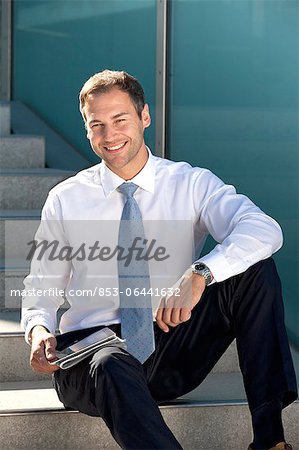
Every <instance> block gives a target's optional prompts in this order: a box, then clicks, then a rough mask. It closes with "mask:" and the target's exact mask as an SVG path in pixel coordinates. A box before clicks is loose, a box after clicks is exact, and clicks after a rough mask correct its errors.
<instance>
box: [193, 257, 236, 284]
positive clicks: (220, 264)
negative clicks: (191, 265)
mask: <svg viewBox="0 0 299 450" xmlns="http://www.w3.org/2000/svg"><path fill="white" fill-rule="evenodd" d="M198 261H200V262H202V263H204V264H205V265H206V266H208V268H209V269H210V271H211V274H212V275H213V281H212V283H211V284H214V283H216V282H217V283H219V282H220V281H224V280H227V279H228V278H230V277H232V276H234V275H236V273H234V271H233V270H232V269H231V267H230V266H229V265H228V263H227V261H226V259H225V257H224V256H223V255H222V254H221V253H218V254H216V255H215V254H214V255H212V254H208V255H205V256H202V257H200V258H199V259H198ZM211 284H210V285H211Z"/></svg>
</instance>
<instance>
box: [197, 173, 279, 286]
mask: <svg viewBox="0 0 299 450" xmlns="http://www.w3.org/2000/svg"><path fill="white" fill-rule="evenodd" d="M198 200H199V202H200V203H201V206H198ZM194 204H195V208H196V210H197V211H198V213H199V215H198V220H199V226H200V228H201V231H202V232H204V233H207V234H210V235H211V236H212V237H213V238H214V240H215V241H216V242H218V245H216V246H215V248H214V249H213V250H212V251H211V252H210V253H208V254H207V255H204V256H201V257H200V258H199V261H201V262H203V263H204V264H206V265H207V266H208V267H209V269H210V270H211V272H212V274H213V277H214V279H215V281H217V282H220V281H223V280H226V279H227V278H230V277H231V276H234V275H237V274H239V273H242V272H244V271H245V270H247V269H248V268H249V267H250V266H252V265H253V264H255V263H256V262H258V261H261V260H263V259H266V258H268V257H270V256H271V255H272V254H273V253H274V252H276V251H277V250H279V248H280V247H281V246H282V242H283V238H282V231H281V228H280V226H279V225H278V223H277V222H276V221H275V220H274V219H272V218H271V217H269V216H267V215H266V214H265V213H264V212H263V211H261V209H260V208H258V207H257V206H256V205H255V204H254V203H253V202H252V201H251V200H250V199H249V198H248V197H246V196H245V195H242V194H237V193H236V190H235V188H234V187H233V186H231V185H226V184H224V183H223V181H221V180H220V179H219V178H218V177H216V176H215V175H213V174H212V173H211V172H210V171H208V170H206V171H204V173H202V174H201V175H200V176H199V177H198V179H197V181H196V183H195V188H194Z"/></svg>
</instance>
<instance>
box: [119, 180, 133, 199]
mask: <svg viewBox="0 0 299 450" xmlns="http://www.w3.org/2000/svg"><path fill="white" fill-rule="evenodd" d="M137 188H138V186H137V185H136V184H134V183H123V184H121V185H120V186H119V187H118V190H119V192H121V193H122V194H124V195H126V196H127V197H133V195H134V194H135V191H136V189H137Z"/></svg>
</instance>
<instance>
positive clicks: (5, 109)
mask: <svg viewBox="0 0 299 450" xmlns="http://www.w3.org/2000/svg"><path fill="white" fill-rule="evenodd" d="M10 129H11V127H10V104H9V103H8V102H0V136H1V137H2V136H9V135H10Z"/></svg>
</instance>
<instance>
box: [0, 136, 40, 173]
mask: <svg viewBox="0 0 299 450" xmlns="http://www.w3.org/2000/svg"><path fill="white" fill-rule="evenodd" d="M0 167H1V168H2V169H4V168H18V169H20V168H34V167H35V168H39V167H45V139H44V138H43V137H41V136H18V135H14V134H12V135H10V136H7V137H1V138H0Z"/></svg>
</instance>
